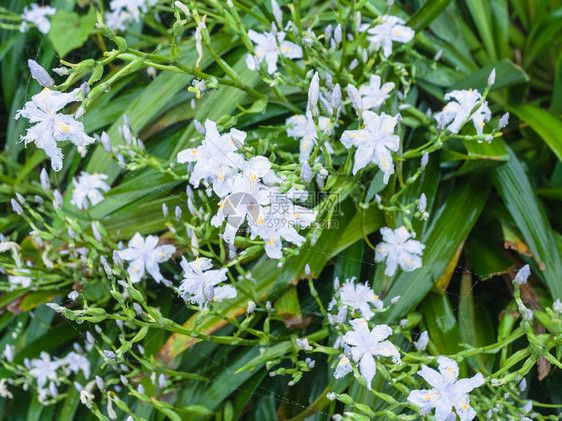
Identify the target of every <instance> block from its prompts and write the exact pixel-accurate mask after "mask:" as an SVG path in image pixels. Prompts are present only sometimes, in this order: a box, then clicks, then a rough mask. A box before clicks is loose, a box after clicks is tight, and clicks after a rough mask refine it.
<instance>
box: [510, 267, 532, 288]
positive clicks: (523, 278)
mask: <svg viewBox="0 0 562 421" xmlns="http://www.w3.org/2000/svg"><path fill="white" fill-rule="evenodd" d="M530 275H531V268H530V267H529V265H525V266H523V267H522V268H521V269H519V272H517V275H515V278H514V279H513V283H514V284H519V285H523V284H526V283H527V279H528V278H529V276H530Z"/></svg>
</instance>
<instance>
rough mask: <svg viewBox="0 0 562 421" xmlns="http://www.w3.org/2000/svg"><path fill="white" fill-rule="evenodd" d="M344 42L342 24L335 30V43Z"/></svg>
mask: <svg viewBox="0 0 562 421" xmlns="http://www.w3.org/2000/svg"><path fill="white" fill-rule="evenodd" d="M341 40H342V29H341V23H339V24H338V26H336V29H335V30H334V41H335V42H336V44H339V43H340V42H341Z"/></svg>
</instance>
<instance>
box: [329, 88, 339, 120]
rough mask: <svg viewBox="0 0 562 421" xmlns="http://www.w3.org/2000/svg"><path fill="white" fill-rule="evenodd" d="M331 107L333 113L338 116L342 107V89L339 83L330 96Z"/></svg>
mask: <svg viewBox="0 0 562 421" xmlns="http://www.w3.org/2000/svg"><path fill="white" fill-rule="evenodd" d="M330 105H331V106H332V112H333V113H334V114H337V112H338V110H339V108H340V105H341V88H340V84H339V83H336V86H334V89H333V90H332V94H331V95H330Z"/></svg>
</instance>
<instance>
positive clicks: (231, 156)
mask: <svg viewBox="0 0 562 421" xmlns="http://www.w3.org/2000/svg"><path fill="white" fill-rule="evenodd" d="M205 131H206V133H205V139H204V140H203V142H202V143H201V146H199V147H197V148H191V149H185V150H183V151H181V152H179V153H178V162H180V163H185V162H195V166H194V167H193V171H192V173H191V177H190V179H189V182H190V183H191V184H192V185H193V186H195V187H197V186H198V185H199V183H200V182H201V180H203V179H206V180H208V181H209V182H211V183H212V184H213V189H214V191H215V193H216V194H218V195H219V196H220V197H224V196H225V195H226V194H228V192H229V187H228V182H229V180H230V178H231V177H232V176H233V175H235V174H236V173H237V172H238V171H240V170H241V169H242V167H243V166H244V158H243V157H242V156H241V155H239V154H237V153H236V152H237V151H238V148H239V147H240V146H241V145H242V144H243V142H244V139H245V138H246V133H244V132H241V131H240V130H236V129H232V130H231V131H230V132H229V133H224V134H222V135H221V134H220V133H219V132H218V130H217V124H216V123H215V122H214V121H211V120H207V121H205Z"/></svg>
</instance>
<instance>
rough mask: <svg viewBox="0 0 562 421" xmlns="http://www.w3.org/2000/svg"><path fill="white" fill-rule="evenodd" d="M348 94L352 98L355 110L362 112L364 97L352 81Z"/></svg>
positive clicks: (348, 86) (348, 87)
mask: <svg viewBox="0 0 562 421" xmlns="http://www.w3.org/2000/svg"><path fill="white" fill-rule="evenodd" d="M347 95H348V96H349V99H350V100H351V104H352V105H353V108H355V111H357V112H358V113H360V112H361V110H363V99H362V98H361V95H360V94H359V91H358V90H357V88H356V87H355V86H353V85H352V84H351V83H350V84H349V85H347Z"/></svg>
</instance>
